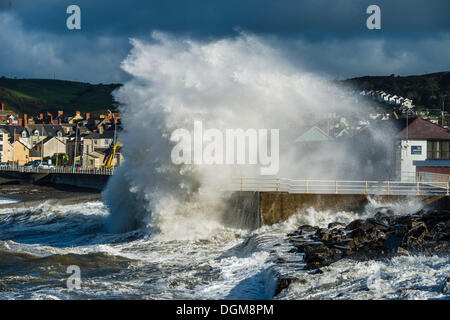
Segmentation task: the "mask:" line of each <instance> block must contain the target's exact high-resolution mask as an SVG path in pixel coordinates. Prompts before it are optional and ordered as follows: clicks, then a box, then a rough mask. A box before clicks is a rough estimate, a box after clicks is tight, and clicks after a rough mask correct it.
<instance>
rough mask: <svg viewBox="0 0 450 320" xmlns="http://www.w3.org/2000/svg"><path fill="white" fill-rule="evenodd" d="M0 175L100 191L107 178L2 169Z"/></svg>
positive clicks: (105, 176)
mask: <svg viewBox="0 0 450 320" xmlns="http://www.w3.org/2000/svg"><path fill="white" fill-rule="evenodd" d="M0 176H3V177H7V178H12V179H19V180H22V181H25V182H28V183H35V184H55V185H67V186H74V187H79V188H88V189H95V190H99V191H102V190H103V189H104V188H105V186H106V184H107V182H108V180H109V177H110V176H108V175H99V174H81V173H53V172H42V173H35V172H17V171H3V172H0Z"/></svg>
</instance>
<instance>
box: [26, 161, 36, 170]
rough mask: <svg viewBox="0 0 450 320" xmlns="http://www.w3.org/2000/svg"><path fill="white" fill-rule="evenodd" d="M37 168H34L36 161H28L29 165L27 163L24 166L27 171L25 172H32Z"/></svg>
mask: <svg viewBox="0 0 450 320" xmlns="http://www.w3.org/2000/svg"><path fill="white" fill-rule="evenodd" d="M34 167H35V166H34V161H28V162H27V163H25V164H24V165H23V168H24V169H25V170H31V169H33V168H34Z"/></svg>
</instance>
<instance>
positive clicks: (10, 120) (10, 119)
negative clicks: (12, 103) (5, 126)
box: [9, 117, 13, 125]
mask: <svg viewBox="0 0 450 320" xmlns="http://www.w3.org/2000/svg"><path fill="white" fill-rule="evenodd" d="M12 122H13V119H12V118H11V117H10V118H9V125H12Z"/></svg>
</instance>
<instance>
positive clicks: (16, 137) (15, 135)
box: [14, 133, 20, 141]
mask: <svg viewBox="0 0 450 320" xmlns="http://www.w3.org/2000/svg"><path fill="white" fill-rule="evenodd" d="M19 136H20V135H19V134H18V133H15V134H14V141H17V140H19Z"/></svg>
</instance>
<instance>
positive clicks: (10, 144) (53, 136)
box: [0, 104, 123, 168]
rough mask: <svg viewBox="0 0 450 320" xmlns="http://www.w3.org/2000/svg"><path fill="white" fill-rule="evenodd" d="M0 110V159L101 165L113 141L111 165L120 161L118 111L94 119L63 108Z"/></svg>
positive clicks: (86, 114) (83, 165) (19, 163)
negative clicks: (30, 111) (19, 111)
mask: <svg viewBox="0 0 450 320" xmlns="http://www.w3.org/2000/svg"><path fill="white" fill-rule="evenodd" d="M1 110H2V111H3V112H2V113H0V162H2V163H10V164H16V165H19V166H22V165H24V164H25V163H27V162H29V161H33V160H41V161H48V160H50V161H51V162H52V164H54V165H66V166H72V165H74V164H76V165H80V166H81V167H83V168H101V167H103V166H104V159H105V156H106V155H107V154H108V153H109V150H110V149H111V148H112V145H113V142H114V141H117V147H116V148H115V152H114V158H113V160H112V166H118V165H120V163H121V162H122V161H123V158H122V154H121V152H120V151H121V143H120V139H119V137H120V132H121V125H120V114H119V113H111V112H110V113H108V114H106V115H100V116H99V117H98V118H96V119H94V118H92V117H91V116H90V113H85V114H82V113H81V112H79V111H76V112H75V113H73V114H70V113H69V114H64V112H63V111H57V113H56V114H53V113H51V112H45V113H40V114H37V115H33V116H28V115H27V114H23V115H22V116H20V115H17V114H13V113H11V112H5V108H4V105H3V104H2V109H1Z"/></svg>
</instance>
